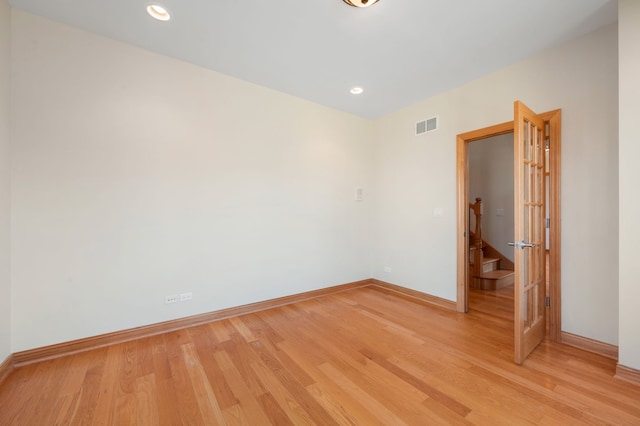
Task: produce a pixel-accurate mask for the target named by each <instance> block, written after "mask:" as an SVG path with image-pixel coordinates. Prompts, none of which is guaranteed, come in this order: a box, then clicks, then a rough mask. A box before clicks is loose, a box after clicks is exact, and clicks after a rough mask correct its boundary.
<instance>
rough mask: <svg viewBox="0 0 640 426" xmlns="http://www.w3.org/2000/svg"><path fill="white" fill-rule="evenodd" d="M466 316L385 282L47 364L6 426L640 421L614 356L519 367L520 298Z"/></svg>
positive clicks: (548, 345)
mask: <svg viewBox="0 0 640 426" xmlns="http://www.w3.org/2000/svg"><path fill="white" fill-rule="evenodd" d="M469 297H470V303H469V305H470V310H469V313H468V314H460V313H456V312H453V311H451V310H447V309H443V308H440V307H437V306H433V305H430V304H429V303H426V302H424V301H422V300H419V299H415V298H412V297H409V296H406V295H402V294H399V293H397V292H395V291H391V290H389V289H386V288H380V287H376V286H368V287H360V288H356V289H351V290H348V291H344V292H341V293H335V294H327V295H324V296H322V297H319V298H316V299H307V300H303V301H299V302H296V303H293V304H290V305H286V306H280V307H276V308H272V309H268V310H264V311H260V312H256V313H251V314H245V315H240V316H237V317H233V318H228V319H223V320H219V321H215V322H212V323H208V324H202V325H198V326H195V327H192V328H189V329H184V330H179V331H174V332H169V333H165V334H162V335H157V336H152V337H148V338H145V339H140V340H137V341H131V342H126V343H122V344H117V345H113V346H110V347H105V348H101V349H97V350H94V351H89V352H85V353H81V354H76V355H71V356H68V357H65V358H58V359H55V360H49V361H44V362H41V363H39V364H33V365H28V366H24V367H20V368H18V369H16V370H14V371H13V372H12V373H11V374H10V375H9V376H8V377H7V378H6V380H5V381H4V382H3V383H2V385H1V386H0V425H2V426H5V425H7V426H14V425H20V426H21V425H25V426H34V425H35V426H39V425H49V424H64V425H123V424H135V425H156V424H159V425H172V426H173V425H213V424H221V425H223V424H228V425H251V426H254V425H260V426H262V425H296V426H297V425H300V424H317V425H331V424H334V425H374V424H382V425H402V424H411V425H425V424H429V425H431V424H434V425H438V424H445V425H451V424H459V425H470V424H479V425H492V426H493V425H527V424H536V425H572V424H576V425H585V424H586V425H611V424H613V425H618V424H620V425H636V424H637V425H640V386H637V385H634V384H631V383H628V382H625V381H621V380H617V379H615V378H614V377H613V376H614V375H615V371H616V363H615V361H614V360H611V359H609V358H605V357H602V356H599V355H597V354H593V353H589V352H584V351H582V350H580V349H577V348H574V347H569V346H565V345H562V344H558V343H555V342H550V341H547V340H545V341H543V342H542V343H541V344H540V346H539V347H538V348H537V349H536V350H535V351H533V353H532V354H531V355H530V356H529V358H528V359H527V360H526V361H525V362H524V363H523V364H522V365H516V364H514V363H513V319H512V318H513V289H512V287H511V288H504V289H500V290H498V291H495V292H486V291H481V290H473V289H472V290H470V292H469Z"/></svg>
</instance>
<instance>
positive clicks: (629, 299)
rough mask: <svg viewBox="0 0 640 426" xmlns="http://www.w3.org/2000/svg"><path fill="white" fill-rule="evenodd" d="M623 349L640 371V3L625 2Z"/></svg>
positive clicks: (622, 49)
mask: <svg viewBox="0 0 640 426" xmlns="http://www.w3.org/2000/svg"><path fill="white" fill-rule="evenodd" d="M618 7H619V26H620V27H619V44H620V317H619V321H620V351H619V356H620V359H619V362H620V364H622V365H625V366H627V367H631V368H635V369H637V370H640V310H639V309H638V303H639V302H640V280H639V279H638V277H639V276H640V275H639V271H638V265H640V262H639V261H638V259H639V258H640V257H639V256H638V249H637V246H638V241H640V222H639V221H638V212H640V191H638V183H639V182H640V168H639V167H638V158H640V143H639V141H638V117H640V104H638V99H640V79H639V78H638V76H640V51H639V50H638V46H640V2H638V1H637V0H620V2H619V4H618Z"/></svg>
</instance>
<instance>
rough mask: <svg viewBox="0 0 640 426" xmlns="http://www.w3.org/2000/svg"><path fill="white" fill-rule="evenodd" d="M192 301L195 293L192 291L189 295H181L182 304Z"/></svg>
mask: <svg viewBox="0 0 640 426" xmlns="http://www.w3.org/2000/svg"><path fill="white" fill-rule="evenodd" d="M191 299H193V293H191V292H190V291H189V292H187V293H180V301H181V302H186V301H187V300H191Z"/></svg>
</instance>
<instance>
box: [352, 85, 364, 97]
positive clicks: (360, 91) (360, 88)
mask: <svg viewBox="0 0 640 426" xmlns="http://www.w3.org/2000/svg"><path fill="white" fill-rule="evenodd" d="M362 92H364V89H363V88H362V87H354V88H353V89H351V93H352V94H354V95H359V94H361V93H362Z"/></svg>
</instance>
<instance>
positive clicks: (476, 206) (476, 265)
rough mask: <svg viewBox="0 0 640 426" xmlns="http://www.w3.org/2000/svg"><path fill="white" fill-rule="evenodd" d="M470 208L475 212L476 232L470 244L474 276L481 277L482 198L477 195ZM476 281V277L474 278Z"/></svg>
mask: <svg viewBox="0 0 640 426" xmlns="http://www.w3.org/2000/svg"><path fill="white" fill-rule="evenodd" d="M469 208H470V209H471V211H472V212H473V215H474V217H475V223H476V227H475V232H474V238H473V241H471V244H469V246H470V247H473V248H474V250H473V276H474V277H479V276H481V275H482V273H483V271H482V267H483V266H482V262H483V253H482V198H480V197H477V198H476V202H475V203H469ZM472 281H474V282H475V281H476V279H474V280H472Z"/></svg>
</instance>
